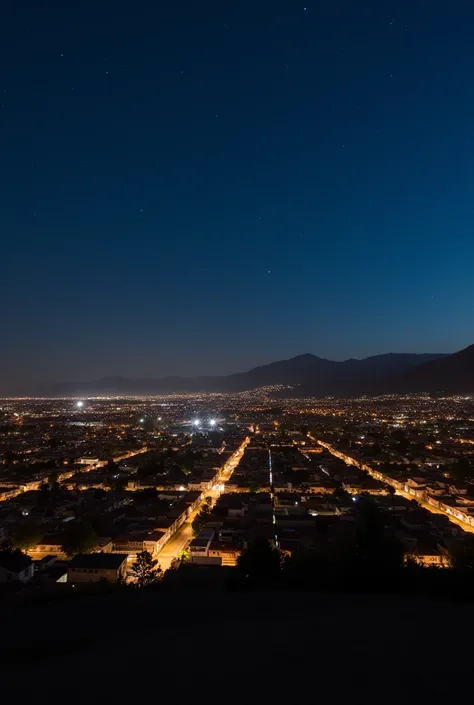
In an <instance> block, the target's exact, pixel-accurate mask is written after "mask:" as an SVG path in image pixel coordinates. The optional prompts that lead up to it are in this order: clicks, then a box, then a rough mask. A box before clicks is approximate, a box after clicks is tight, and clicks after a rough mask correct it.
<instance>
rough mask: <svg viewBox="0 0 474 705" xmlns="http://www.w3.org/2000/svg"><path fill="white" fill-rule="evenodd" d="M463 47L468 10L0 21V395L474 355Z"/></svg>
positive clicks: (223, 9) (472, 184) (178, 8)
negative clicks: (467, 351)
mask: <svg viewBox="0 0 474 705" xmlns="http://www.w3.org/2000/svg"><path fill="white" fill-rule="evenodd" d="M305 8H306V9H305ZM473 37H474V4H473V3H471V2H467V1H466V0H464V1H463V2H460V1H457V0H453V1H452V2H450V3H446V2H445V1H444V0H443V1H441V0H396V1H395V0H394V1H393V2H388V1H387V2H384V1H383V0H377V2H375V1H374V0H365V1H363V0H361V1H359V2H354V1H353V0H320V1H319V2H315V0H302V1H301V2H297V1H296V0H273V1H272V2H267V0H238V2H237V1H234V2H230V1H223V0H219V1H214V0H202V1H201V2H197V0H180V2H174V0H169V1H168V2H163V1H161V2H160V1H158V0H155V1H154V2H152V1H151V0H149V1H147V2H140V0H137V1H136V2H131V1H130V2H123V1H122V2H121V1H120V0H118V1H117V0H115V1H114V2H108V1H104V0H95V2H92V1H91V2H89V1H86V0H84V1H83V2H78V1H77V0H76V1H74V0H72V2H68V3H64V2H45V1H44V0H37V1H36V2H34V3H33V2H31V3H25V2H23V0H7V2H6V11H5V9H3V11H2V22H1V26H0V65H1V66H2V72H1V79H0V91H1V93H0V103H1V105H2V107H1V109H0V206H1V208H0V232H1V234H2V245H3V247H2V254H3V256H2V262H3V276H2V278H1V288H2V289H3V290H4V295H3V296H2V303H3V305H2V307H1V314H0V315H1V318H2V320H1V330H2V332H3V333H4V335H2V338H3V342H2V347H1V351H2V352H1V356H2V359H3V361H2V365H1V369H0V391H4V392H10V391H22V390H24V389H27V388H28V387H29V386H30V385H33V384H36V383H38V382H42V383H43V382H51V381H55V380H72V379H78V380H84V379H88V378H94V377H97V376H101V375H104V374H123V375H128V376H161V375H165V374H175V373H177V374H192V375H194V374H208V373H211V374H212V373H216V374H220V373H226V372H232V371H239V370H243V369H246V368H248V367H251V366H253V365H255V364H259V363H263V362H267V361H270V360H274V359H281V358H283V357H290V356H292V355H296V354H298V353H302V352H314V353H316V354H319V355H321V356H325V357H331V358H335V359H344V358H346V357H350V356H354V357H363V356H367V355H371V354H376V353H378V352H388V351H413V352H445V351H446V352H449V351H454V350H456V349H459V348H462V347H464V346H466V345H468V344H470V343H473V342H474V284H473V281H474V280H473V271H474V193H473V188H474V158H473V157H474V130H473V125H474V80H473V76H474V52H473V51H472V38H473ZM20 388H21V389H20Z"/></svg>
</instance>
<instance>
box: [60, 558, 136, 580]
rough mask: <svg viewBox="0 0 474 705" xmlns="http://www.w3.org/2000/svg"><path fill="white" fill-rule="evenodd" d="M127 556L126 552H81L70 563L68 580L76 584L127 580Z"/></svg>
mask: <svg viewBox="0 0 474 705" xmlns="http://www.w3.org/2000/svg"><path fill="white" fill-rule="evenodd" d="M127 558H128V555H127V554H126V553H80V554H78V555H77V556H74V558H73V559H72V561H71V562H70V563H69V567H68V571H67V581H68V583H73V584H74V583H97V582H99V581H100V580H106V581H107V582H109V583H117V582H119V581H122V580H125V577H126V573H127Z"/></svg>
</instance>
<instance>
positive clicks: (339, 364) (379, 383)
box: [47, 345, 474, 396]
mask: <svg viewBox="0 0 474 705" xmlns="http://www.w3.org/2000/svg"><path fill="white" fill-rule="evenodd" d="M469 350H472V357H474V345H472V346H470V347H469V348H466V349H465V351H459V352H457V353H454V354H451V355H449V354H443V353H421V354H419V353H384V354H381V355H372V356H370V357H367V358H361V359H356V358H349V359H347V360H344V361H335V360H329V359H327V358H322V357H318V356H317V355H313V354H312V353H303V354H301V355H296V356H295V357H292V358H289V359H286V360H277V361H273V362H270V363H268V364H266V365H260V366H258V367H254V368H252V369H251V370H248V371H246V372H237V373H234V374H231V375H221V376H212V375H207V376H201V377H181V376H177V375H175V376H168V377H161V378H153V377H145V378H136V379H131V378H127V377H123V376H120V375H113V376H112V375H111V376H107V377H102V378H100V379H98V380H95V381H91V382H85V383H84V382H83V383H77V382H68V383H62V384H59V385H55V386H54V387H53V388H50V389H49V390H48V392H47V393H48V394H50V395H77V394H88V395H92V394H125V395H126V394H130V395H131V394H171V393H186V392H187V393H193V392H195V393H197V392H203V393H205V392H242V391H247V390H251V389H255V388H257V387H264V386H273V385H286V386H290V387H292V388H293V389H294V390H295V394H296V395H297V396H327V395H334V396H353V395H356V394H375V393H384V392H385V391H387V392H390V391H392V392H393V391H394V389H395V388H397V387H400V390H401V391H436V387H439V384H440V383H441V386H442V382H443V379H444V378H445V377H446V376H447V378H449V379H451V378H452V379H451V382H452V383H450V384H449V388H450V389H455V391H459V389H458V388H459V387H462V386H463V384H464V381H463V380H464V378H466V379H467V380H468V381H469V380H470V377H469V372H470V370H471V366H472V367H473V370H474V362H473V363H472V365H471V362H470V360H471V353H469ZM466 351H467V352H466ZM460 355H461V360H464V356H466V357H467V360H466V362H465V364H464V367H463V370H464V372H463V373H462V374H461V375H460V376H459V375H458V376H457V377H456V374H454V373H453V372H452V371H450V370H451V369H452V366H453V364H454V365H456V361H457V360H458V359H459V356H460ZM452 358H454V363H451V362H447V361H450V360H451V359H452ZM438 364H441V368H440V370H439V369H438V367H437V366H436V365H438ZM429 365H435V367H434V368H430V367H429V368H428V372H425V371H424V368H426V367H427V366H429ZM430 370H433V371H432V372H431V373H430ZM446 370H447V371H446ZM430 375H431V376H430ZM437 375H438V376H440V379H439V380H438V379H437ZM443 375H444V377H443ZM434 378H436V379H434ZM423 384H427V386H428V387H429V388H427V389H418V388H419V387H420V385H422V386H423ZM472 390H474V381H473V387H472ZM466 391H468V390H467V389H466Z"/></svg>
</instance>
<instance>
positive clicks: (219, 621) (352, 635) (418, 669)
mask: <svg viewBox="0 0 474 705" xmlns="http://www.w3.org/2000/svg"><path fill="white" fill-rule="evenodd" d="M2 613H3V614H2V640H1V649H0V652H1V653H0V655H1V661H0V663H1V667H2V669H5V670H4V673H3V677H2V695H3V696H4V697H5V702H7V701H8V700H7V696H10V697H11V696H14V695H16V698H18V697H19V698H20V702H26V701H27V700H28V699H30V697H32V698H33V702H40V703H41V702H47V701H48V702H50V700H51V698H52V697H54V699H59V700H61V701H65V702H67V703H76V702H77V703H79V702H87V703H95V702H101V703H102V702H113V701H115V702H119V703H122V702H124V703H125V702H127V703H128V702H130V703H135V702H137V703H139V702H141V701H144V700H148V699H150V701H159V700H162V699H163V698H166V699H170V700H171V701H172V702H177V703H180V702H182V701H183V699H184V698H185V697H186V696H188V697H191V698H193V700H194V701H195V702H199V703H201V702H207V701H209V700H214V699H215V698H218V699H219V700H220V701H225V702H231V703H233V702H252V703H253V702H255V701H256V700H260V699H262V700H264V702H269V703H271V702H273V703H275V702H276V703H280V702H285V703H293V702H295V701H301V700H302V699H304V700H310V701H312V702H318V701H320V700H321V699H324V700H327V699H328V698H329V699H330V700H331V701H332V702H337V703H339V702H342V701H345V702H347V701H348V700H349V701H356V702H360V701H369V702H377V703H380V702H384V703H387V702H389V703H391V702H403V701H406V702H413V701H414V700H420V699H423V701H427V700H428V699H431V698H433V699H434V700H435V702H438V701H441V699H443V700H444V699H447V698H453V696H454V697H455V696H456V693H458V694H459V693H460V692H461V688H462V683H463V680H464V678H465V677H466V675H467V674H468V673H469V670H470V664H471V660H472V657H471V649H470V647H469V642H470V635H471V634H472V627H473V626H474V607H473V606H471V605H464V604H453V603H449V602H437V601H428V600H421V599H417V598H413V599H410V598H401V597H387V596H384V597H380V596H376V597H373V596H347V595H341V596H337V595H331V596H327V595H323V596H321V595H318V594H309V593H295V592H290V593H286V592H270V593H268V592H260V593H258V592H254V593H233V592H230V593H228V592H207V593H204V592H203V593H200V592H189V591H184V592H181V591H177V592H174V593H173V594H170V593H168V592H166V593H163V592H161V591H159V592H147V591H138V590H137V591H133V592H132V591H126V592H125V593H123V594H117V595H114V594H112V595H103V596H99V597H93V598H85V599H81V600H75V601H73V602H66V603H63V604H52V605H44V606H17V607H14V608H11V609H9V610H2ZM463 645H465V646H463Z"/></svg>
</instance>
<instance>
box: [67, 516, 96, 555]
mask: <svg viewBox="0 0 474 705" xmlns="http://www.w3.org/2000/svg"><path fill="white" fill-rule="evenodd" d="M97 541H98V536H97V534H96V533H95V531H94V528H93V526H92V525H91V524H89V523H88V522H81V523H80V524H72V525H71V526H69V527H67V529H66V530H65V531H64V534H63V542H62V549H63V551H64V553H65V554H66V555H68V556H75V555H76V554H77V553H90V552H91V551H92V550H93V549H94V548H95V546H97Z"/></svg>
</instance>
